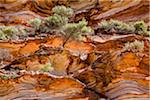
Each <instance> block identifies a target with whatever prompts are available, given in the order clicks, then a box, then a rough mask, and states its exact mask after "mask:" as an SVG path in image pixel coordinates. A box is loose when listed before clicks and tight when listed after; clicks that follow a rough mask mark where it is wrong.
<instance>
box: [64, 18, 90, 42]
mask: <svg viewBox="0 0 150 100" xmlns="http://www.w3.org/2000/svg"><path fill="white" fill-rule="evenodd" d="M92 32H93V30H92V29H91V28H90V27H87V21H86V20H85V19H83V20H82V21H79V23H68V24H66V25H65V26H64V33H65V35H66V36H67V37H68V36H70V37H72V38H74V39H79V40H82V36H84V35H88V34H90V33H92Z"/></svg>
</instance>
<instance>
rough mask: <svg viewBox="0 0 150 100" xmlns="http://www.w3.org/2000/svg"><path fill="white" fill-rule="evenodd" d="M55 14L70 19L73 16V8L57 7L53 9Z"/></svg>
mask: <svg viewBox="0 0 150 100" xmlns="http://www.w3.org/2000/svg"><path fill="white" fill-rule="evenodd" d="M52 12H53V13H54V14H57V15H60V16H63V17H67V18H70V17H71V16H72V15H73V10H72V9H71V8H66V7H65V6H56V7H54V8H53V9H52Z"/></svg>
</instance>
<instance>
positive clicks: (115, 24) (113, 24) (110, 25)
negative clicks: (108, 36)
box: [99, 19, 135, 32]
mask: <svg viewBox="0 0 150 100" xmlns="http://www.w3.org/2000/svg"><path fill="white" fill-rule="evenodd" d="M99 27H100V28H102V29H105V30H111V29H114V30H117V31H126V32H134V31H135V28H134V27H133V26H130V25H128V24H126V23H124V22H122V21H118V20H112V19H111V20H110V21H106V20H103V21H102V22H101V23H99Z"/></svg>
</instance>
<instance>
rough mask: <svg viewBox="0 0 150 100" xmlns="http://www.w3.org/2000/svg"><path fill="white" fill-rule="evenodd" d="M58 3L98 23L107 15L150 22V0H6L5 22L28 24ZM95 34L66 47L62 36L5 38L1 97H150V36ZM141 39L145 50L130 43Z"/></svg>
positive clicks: (1, 17)
mask: <svg viewBox="0 0 150 100" xmlns="http://www.w3.org/2000/svg"><path fill="white" fill-rule="evenodd" d="M55 5H66V6H70V7H71V8H73V9H74V10H75V16H74V17H73V18H71V21H75V22H77V21H79V20H81V19H82V18H83V17H84V18H86V19H87V20H88V22H89V25H90V26H92V27H93V28H94V29H96V27H97V24H98V23H99V22H100V21H101V20H103V19H117V20H121V21H125V22H132V21H136V20H144V21H145V22H146V23H147V24H148V25H149V1H148V0H80V1H76V0H70V2H69V1H67V0H0V25H8V26H9V25H15V26H20V25H23V26H26V25H27V22H28V21H29V20H31V19H33V18H44V17H46V16H49V15H51V14H52V12H51V9H52V7H54V6H55ZM95 34H96V35H95V36H91V37H87V39H86V41H84V42H83V41H80V42H79V41H76V40H69V41H68V42H67V43H66V44H65V45H64V48H62V45H63V41H64V38H62V37H57V36H46V37H45V38H43V37H40V36H37V37H32V38H27V39H26V40H17V41H15V40H14V41H0V56H1V57H0V75H1V77H0V100H31V99H35V100H41V99H42V100H101V99H106V100H148V99H149V98H150V97H149V95H150V94H149V91H150V90H149V82H150V75H149V67H150V63H149V62H150V59H149V48H150V47H149V46H150V41H149V39H148V37H144V36H140V35H136V34H134V33H133V34H128V33H127V34H125V35H124V34H116V33H115V32H114V33H113V34H106V33H104V34H103V35H102V34H101V32H99V31H96V30H95ZM135 40H138V41H143V42H144V48H143V51H141V52H133V51H128V50H127V49H126V48H124V47H125V43H127V42H133V41H135ZM45 66H46V68H45ZM47 66H48V68H47Z"/></svg>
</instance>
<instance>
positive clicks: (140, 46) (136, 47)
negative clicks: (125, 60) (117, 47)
mask: <svg viewBox="0 0 150 100" xmlns="http://www.w3.org/2000/svg"><path fill="white" fill-rule="evenodd" d="M125 49H126V50H127V51H132V52H142V51H143V50H144V42H143V41H138V40H135V41H134V42H128V43H126V44H125Z"/></svg>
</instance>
